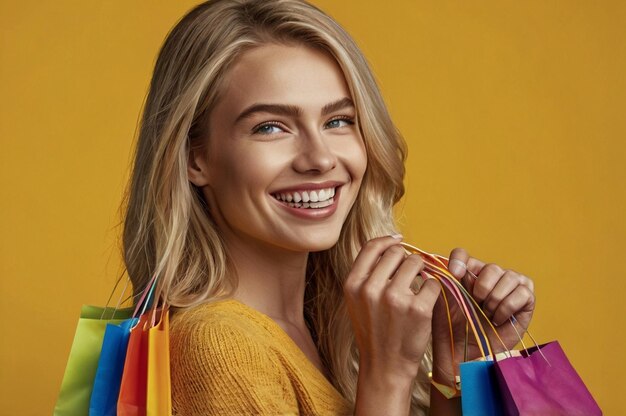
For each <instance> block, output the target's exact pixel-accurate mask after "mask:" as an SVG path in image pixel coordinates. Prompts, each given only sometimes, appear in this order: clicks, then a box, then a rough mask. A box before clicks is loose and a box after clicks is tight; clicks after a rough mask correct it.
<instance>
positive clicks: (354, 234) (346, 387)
mask: <svg viewBox="0 0 626 416" xmlns="http://www.w3.org/2000/svg"><path fill="white" fill-rule="evenodd" d="M267 43H279V44H297V45H303V46H308V47H313V48H319V49H322V50H324V51H326V52H327V53H329V54H330V55H332V56H333V57H334V59H335V60H336V61H337V62H338V64H339V65H340V67H341V69H342V71H343V73H344V76H345V78H346V81H347V84H348V87H349V90H350V93H351V95H352V99H353V101H354V103H355V106H356V109H357V117H358V124H359V128H360V130H361V134H362V137H363V140H364V143H365V147H366V150H367V155H368V156H367V159H368V166H367V170H366V172H365V176H364V178H363V182H362V185H361V189H360V191H359V194H358V197H357V200H356V202H355V204H354V206H353V207H352V210H351V212H350V213H349V215H348V218H347V220H346V222H345V224H344V226H343V230H342V232H341V236H340V238H339V241H338V242H337V244H336V245H335V246H334V247H332V248H331V249H329V250H326V251H322V252H316V253H311V254H310V255H309V262H308V266H307V289H306V293H305V313H306V316H307V318H308V319H309V321H310V322H311V323H312V326H313V329H314V331H315V334H316V336H317V342H318V349H319V352H320V355H321V357H322V359H323V360H324V361H325V364H326V365H327V366H328V369H329V370H330V372H331V375H332V377H331V378H332V381H333V383H334V385H335V387H336V388H337V389H338V390H339V391H340V392H341V393H342V394H343V395H344V396H345V397H346V398H347V399H349V400H352V401H354V398H355V395H356V383H357V376H358V351H357V349H356V347H355V343H354V335H353V333H352V329H351V325H350V322H349V319H348V316H347V313H346V310H345V305H344V300H343V289H342V288H343V281H344V278H345V276H346V275H347V274H348V272H349V270H350V268H351V266H352V263H353V261H354V258H355V256H356V254H357V253H358V251H359V249H360V247H361V245H362V244H363V243H364V242H365V241H367V240H369V239H371V238H374V237H377V236H381V235H387V234H390V233H393V232H395V226H394V221H393V214H392V208H393V205H394V204H395V203H396V202H397V201H398V200H399V199H400V198H401V197H402V195H403V194H404V185H403V177H404V161H405V158H406V145H405V143H404V140H403V139H402V137H401V135H400V134H399V132H398V131H397V129H396V128H395V126H394V124H393V122H392V120H391V118H390V116H389V113H388V111H387V109H386V107H385V104H384V102H383V99H382V96H381V93H380V91H379V89H378V87H377V85H376V81H375V79H374V77H373V75H372V72H371V70H370V69H369V66H368V64H367V62H366V60H365V58H364V57H363V54H362V53H361V52H360V50H359V48H358V47H357V45H356V44H355V42H354V41H353V40H352V38H351V37H350V36H349V35H348V34H347V33H346V32H345V31H344V30H343V29H342V28H341V27H340V26H339V25H338V24H337V23H336V22H335V21H334V20H333V19H331V18H330V17H329V16H327V15H326V14H324V13H323V12H322V11H320V10H319V9H317V8H316V7H314V6H312V5H310V4H308V3H306V2H303V1H298V0H258V1H254V0H215V1H209V2H206V3H202V4H200V5H198V6H196V7H195V8H194V9H192V10H191V11H190V12H189V13H188V14H187V15H185V16H184V17H183V18H182V19H181V20H180V21H179V22H178V23H177V24H176V26H175V27H174V28H173V29H172V30H171V32H170V33H169V34H168V36H167V39H166V40H165V43H164V44H163V46H162V48H161V51H160V53H159V55H158V59H157V62H156V65H155V69H154V74H153V77H152V81H151V84H150V90H149V93H148V97H147V100H146V103H145V107H144V112H143V117H142V119H141V124H140V130H139V137H138V143H137V147H136V150H135V161H134V167H133V172H132V178H131V181H130V183H129V189H128V192H127V197H126V201H125V203H126V215H125V220H124V233H123V249H124V261H125V265H126V269H127V272H128V274H129V276H130V278H131V280H132V282H133V287H134V288H135V293H136V294H137V293H139V292H140V291H141V290H143V289H144V288H145V287H146V285H147V284H148V282H149V281H150V278H151V277H152V276H154V275H156V276H157V282H158V283H157V287H156V296H157V298H160V299H162V300H163V301H165V302H167V303H168V304H169V305H171V306H172V307H175V308H188V307H192V306H194V305H198V304H200V303H203V302H208V301H212V300H215V299H219V298H223V297H228V296H229V295H230V294H231V293H232V292H233V290H234V289H235V287H236V284H237V282H236V279H235V278H234V277H233V276H232V275H231V274H229V273H227V271H228V269H229V264H228V256H227V253H226V251H225V248H224V246H223V243H222V240H221V239H220V235H219V233H218V230H217V229H216V226H215V223H214V221H213V220H212V218H211V215H210V213H209V210H208V209H207V205H206V202H205V201H204V199H203V197H202V194H201V192H200V191H199V189H198V188H196V187H195V186H194V185H193V184H192V183H191V182H190V181H189V180H188V177H187V163H188V160H189V151H190V149H192V148H201V147H202V145H203V143H204V142H205V141H206V138H207V137H206V135H207V131H208V126H207V120H208V114H209V113H210V111H211V110H212V109H213V107H214V106H215V104H216V102H217V100H218V99H219V98H220V93H221V84H222V81H223V79H224V75H225V74H226V73H227V71H228V69H229V67H231V66H232V64H233V62H234V61H235V60H236V59H237V58H238V57H239V56H240V55H241V54H242V53H243V52H244V51H247V50H249V49H251V48H254V47H257V46H259V45H262V44H267ZM423 364H424V365H425V366H429V365H430V360H429V354H427V356H426V357H425V360H424V363H423ZM425 370H426V369H425ZM426 371H427V370H426ZM426 371H422V372H421V374H422V377H421V381H420V382H418V383H417V387H416V389H415V394H414V406H413V409H414V412H421V410H420V409H423V408H424V407H425V406H427V403H428V383H427V380H426V379H425V377H424V374H425V372H426Z"/></svg>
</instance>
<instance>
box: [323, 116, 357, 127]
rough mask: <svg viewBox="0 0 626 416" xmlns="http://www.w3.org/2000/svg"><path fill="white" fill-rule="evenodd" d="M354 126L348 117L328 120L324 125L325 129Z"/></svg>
mask: <svg viewBox="0 0 626 416" xmlns="http://www.w3.org/2000/svg"><path fill="white" fill-rule="evenodd" d="M353 124H354V121H353V120H352V119H350V118H348V117H340V118H335V119H332V120H330V121H329V122H328V123H326V128H327V129H337V128H340V127H346V126H351V125H353Z"/></svg>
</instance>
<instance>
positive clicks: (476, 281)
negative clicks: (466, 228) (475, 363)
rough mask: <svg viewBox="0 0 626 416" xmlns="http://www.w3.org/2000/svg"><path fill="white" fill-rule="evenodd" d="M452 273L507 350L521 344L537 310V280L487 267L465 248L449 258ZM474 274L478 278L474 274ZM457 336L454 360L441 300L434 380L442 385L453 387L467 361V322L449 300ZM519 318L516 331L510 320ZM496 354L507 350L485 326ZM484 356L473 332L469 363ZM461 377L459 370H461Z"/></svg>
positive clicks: (435, 319)
mask: <svg viewBox="0 0 626 416" xmlns="http://www.w3.org/2000/svg"><path fill="white" fill-rule="evenodd" d="M448 266H449V270H450V272H451V273H452V274H453V275H454V276H455V277H457V279H459V280H460V281H461V282H462V283H463V286H464V287H465V288H466V289H467V291H468V292H469V293H470V294H471V295H472V296H473V297H474V299H475V300H476V302H477V303H478V304H479V305H481V307H482V310H483V312H484V313H485V315H486V316H487V317H488V318H489V319H490V320H491V322H492V323H493V324H494V326H495V327H496V329H497V331H498V334H499V336H500V338H501V339H502V341H503V342H504V344H505V345H506V348H513V347H514V346H515V345H516V344H517V343H518V342H519V340H520V339H519V336H518V334H517V333H516V331H515V328H516V329H517V331H518V332H519V334H520V335H523V334H524V333H525V332H526V329H527V328H528V325H529V324H530V320H531V318H532V315H533V311H534V309H535V294H534V285H533V281H532V280H531V279H530V278H528V277H526V276H525V275H523V274H521V273H518V272H516V271H513V270H509V269H503V268H502V267H500V266H498V265H497V264H492V263H490V264H485V263H484V262H482V261H480V260H478V259H475V258H473V257H470V256H469V254H468V253H467V252H466V251H465V250H464V249H462V248H456V249H454V250H452V252H451V253H450V257H449V265H448ZM468 271H469V272H471V273H473V274H474V276H475V277H474V276H472V275H471V273H469V272H468ZM448 303H449V306H450V314H451V319H452V326H453V334H454V341H455V342H454V349H455V351H454V360H453V358H452V355H451V349H450V329H449V325H448V316H447V313H446V311H445V303H444V302H443V299H442V297H441V296H440V297H439V300H438V301H437V305H436V306H435V310H434V316H433V332H432V335H433V358H434V363H433V379H434V380H435V381H437V382H439V383H444V384H447V385H452V382H453V376H452V375H453V374H454V371H453V367H452V366H453V365H454V366H458V365H459V363H460V362H461V361H462V360H463V358H464V351H465V328H466V322H467V321H466V319H465V316H464V315H463V313H462V312H461V310H460V308H459V307H458V305H456V304H455V302H454V300H452V299H451V298H450V297H448ZM511 317H515V319H514V322H515V324H514V325H515V328H513V326H512V325H511V323H509V322H508V321H509V319H510V318H511ZM483 326H484V328H485V331H486V332H487V335H488V336H489V339H490V342H491V345H492V346H493V348H494V350H495V351H494V352H500V351H502V350H504V347H503V346H502V344H501V343H500V341H499V340H498V338H497V337H496V336H495V334H493V331H492V329H491V327H490V326H489V325H486V324H483ZM480 356H481V354H480V350H479V349H478V346H477V344H476V340H475V339H474V337H473V335H472V333H471V331H470V334H469V346H468V360H473V359H476V358H479V357H480ZM457 374H458V370H457Z"/></svg>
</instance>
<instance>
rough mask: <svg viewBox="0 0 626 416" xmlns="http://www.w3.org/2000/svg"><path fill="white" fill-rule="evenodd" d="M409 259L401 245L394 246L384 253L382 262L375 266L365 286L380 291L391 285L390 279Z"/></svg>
mask: <svg viewBox="0 0 626 416" xmlns="http://www.w3.org/2000/svg"><path fill="white" fill-rule="evenodd" d="M406 257H407V254H406V251H405V250H404V249H403V248H402V246H400V245H393V246H391V247H389V248H388V249H387V250H385V252H384V253H383V255H382V257H381V258H380V261H379V262H378V263H377V264H376V266H374V269H373V270H372V272H371V273H370V275H369V277H368V278H367V280H366V282H365V283H364V284H366V285H368V286H370V287H372V288H376V290H380V288H382V287H384V286H386V285H387V283H389V279H391V277H392V276H393V275H394V274H395V273H396V270H397V269H398V267H400V265H401V264H402V263H403V261H404V260H405V258H406Z"/></svg>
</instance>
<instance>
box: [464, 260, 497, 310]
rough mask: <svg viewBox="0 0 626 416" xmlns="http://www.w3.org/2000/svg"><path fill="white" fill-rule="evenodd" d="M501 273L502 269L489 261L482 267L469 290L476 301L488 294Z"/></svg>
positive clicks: (481, 300)
mask: <svg viewBox="0 0 626 416" xmlns="http://www.w3.org/2000/svg"><path fill="white" fill-rule="evenodd" d="M503 274H504V270H502V268H501V267H500V266H498V265H497V264H493V263H490V264H487V265H486V266H485V267H483V268H482V270H481V272H480V273H479V274H478V276H477V278H476V281H475V282H474V288H473V290H472V292H471V293H472V296H473V297H474V299H475V300H476V302H478V303H481V302H483V301H484V300H485V299H486V298H487V296H489V294H490V293H491V292H492V291H493V289H494V288H495V287H496V284H497V283H498V281H499V280H500V278H501V277H502V275H503Z"/></svg>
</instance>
